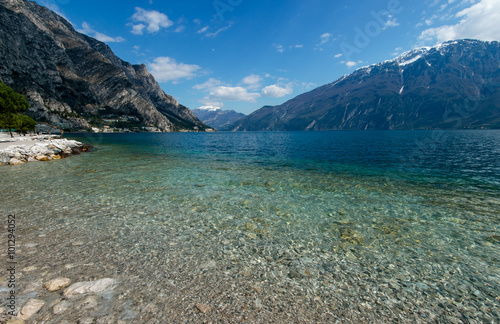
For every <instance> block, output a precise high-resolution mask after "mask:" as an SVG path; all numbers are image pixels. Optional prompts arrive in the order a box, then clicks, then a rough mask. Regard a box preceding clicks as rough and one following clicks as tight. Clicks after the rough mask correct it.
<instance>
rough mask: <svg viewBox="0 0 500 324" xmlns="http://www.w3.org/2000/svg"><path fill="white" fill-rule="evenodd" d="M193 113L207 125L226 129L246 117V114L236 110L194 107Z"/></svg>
mask: <svg viewBox="0 0 500 324" xmlns="http://www.w3.org/2000/svg"><path fill="white" fill-rule="evenodd" d="M193 113H194V114H195V115H196V116H197V117H198V118H199V119H200V120H201V121H202V122H203V123H204V124H206V125H209V126H210V127H213V128H215V129H217V130H226V129H227V128H228V127H229V126H230V125H231V124H233V123H235V122H237V121H238V120H240V119H242V118H243V117H245V116H246V115H245V114H242V113H239V112H236V111H234V110H222V109H220V108H218V109H215V108H214V109H193Z"/></svg>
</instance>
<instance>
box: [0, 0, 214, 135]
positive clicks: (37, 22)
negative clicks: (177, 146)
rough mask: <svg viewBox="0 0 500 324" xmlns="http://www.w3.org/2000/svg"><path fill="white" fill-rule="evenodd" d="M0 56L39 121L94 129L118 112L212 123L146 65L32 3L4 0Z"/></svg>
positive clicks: (139, 121) (163, 121)
mask: <svg viewBox="0 0 500 324" xmlns="http://www.w3.org/2000/svg"><path fill="white" fill-rule="evenodd" d="M0 61H1V62H2V64H1V66H0V79H1V80H2V81H3V82H4V83H6V84H7V85H9V86H10V87H12V88H13V89H14V90H15V91H16V92H19V93H21V94H23V95H25V96H26V97H27V98H28V101H29V103H30V104H31V108H30V109H29V110H28V112H27V114H28V115H30V116H32V117H33V118H35V119H36V120H37V121H47V122H49V123H52V124H63V125H64V124H66V125H69V127H66V128H73V129H89V128H90V126H93V125H97V124H99V123H102V121H103V117H105V116H108V117H107V118H109V116H113V118H116V117H123V118H124V120H128V121H130V120H132V121H134V123H136V125H141V126H154V127H157V128H158V129H160V130H162V131H181V130H187V131H193V130H200V131H203V130H206V129H207V128H208V127H207V126H206V125H204V124H203V123H202V122H201V121H200V120H199V119H198V118H196V117H195V115H194V114H193V113H192V112H191V111H190V110H189V109H188V108H186V107H184V106H182V105H180V104H179V103H178V102H177V101H176V100H175V99H174V98H173V97H171V96H169V95H167V94H165V93H164V92H163V91H162V90H161V88H160V86H159V85H158V83H157V82H156V80H155V79H154V77H153V76H152V75H151V74H150V73H149V71H148V70H147V68H146V66H145V65H131V64H130V63H127V62H124V61H122V60H121V59H119V58H118V57H117V56H115V55H114V54H113V52H112V51H111V49H110V48H109V47H108V46H107V45H106V44H104V43H102V42H100V41H97V40H95V39H93V38H91V37H88V36H86V35H83V34H80V33H78V32H77V31H75V30H74V28H73V27H72V26H71V24H70V23H69V22H68V21H66V20H65V19H64V18H62V17H60V16H59V15H57V14H55V13H54V12H52V11H50V10H49V9H47V8H45V7H42V6H40V5H38V4H37V3H35V2H34V1H26V0H0Z"/></svg>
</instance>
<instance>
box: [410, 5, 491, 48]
mask: <svg viewBox="0 0 500 324" xmlns="http://www.w3.org/2000/svg"><path fill="white" fill-rule="evenodd" d="M455 17H456V18H460V19H461V20H460V22H459V23H457V24H455V25H444V26H441V27H436V28H429V29H426V30H424V31H423V32H422V33H421V34H420V37H419V38H420V40H422V41H427V42H437V43H442V42H445V41H448V40H454V39H463V38H474V39H480V40H489V41H492V40H500V24H499V23H498V21H500V1H498V0H481V1H479V2H478V3H476V4H474V5H472V6H471V7H469V8H467V9H464V10H462V11H460V12H458V13H457V14H456V15H455Z"/></svg>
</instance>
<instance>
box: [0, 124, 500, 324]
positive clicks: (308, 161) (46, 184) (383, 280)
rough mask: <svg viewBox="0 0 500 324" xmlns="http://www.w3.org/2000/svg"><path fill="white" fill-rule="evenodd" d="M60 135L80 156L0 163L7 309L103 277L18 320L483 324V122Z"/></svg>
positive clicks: (492, 278)
mask: <svg viewBox="0 0 500 324" xmlns="http://www.w3.org/2000/svg"><path fill="white" fill-rule="evenodd" d="M72 138H75V139H78V140H82V141H85V142H92V143H93V144H94V145H95V147H96V149H95V150H94V151H93V152H91V153H87V154H81V155H79V156H73V157H70V158H68V159H65V160H61V161H53V162H47V163H29V164H26V165H23V166H18V167H11V166H6V167H2V168H0V179H1V183H2V196H1V198H0V199H1V206H0V211H1V213H2V214H3V215H4V216H5V217H4V218H5V219H6V217H7V215H8V214H9V213H15V214H16V215H17V219H18V223H17V228H16V231H17V234H18V235H19V244H18V251H17V258H18V260H19V262H20V265H19V269H23V268H25V269H27V270H26V271H21V272H19V276H20V278H19V284H20V287H21V289H20V291H19V296H18V304H19V305H22V303H23V302H24V301H25V300H27V299H28V298H33V297H34V296H36V297H37V298H39V299H43V300H46V301H47V305H49V304H50V302H55V301H57V300H58V299H59V298H61V297H60V296H59V295H57V294H54V293H48V292H46V291H44V290H43V289H41V288H40V287H39V286H40V284H41V283H43V282H45V281H47V280H50V279H52V278H54V277H57V276H65V277H69V278H71V279H72V280H73V281H74V282H77V281H84V280H94V279H100V278H105V277H111V278H116V279H118V280H120V281H121V284H120V286H119V288H117V289H116V291H115V292H114V294H110V295H106V296H101V297H100V302H99V306H98V307H97V308H94V309H88V310H85V311H84V312H82V310H81V309H77V308H75V309H70V310H68V311H67V312H65V313H63V314H60V315H54V314H52V313H51V310H50V308H49V307H48V306H47V305H46V306H44V308H42V310H41V311H40V312H39V313H38V314H37V315H35V317H33V318H34V319H38V320H46V321H49V322H50V321H54V322H61V321H63V320H68V321H69V322H71V321H72V320H75V319H77V318H81V317H82V316H87V317H90V318H94V319H96V320H101V321H103V322H106V321H107V322H114V321H118V320H123V321H125V322H147V321H151V323H154V322H189V321H191V322H199V321H218V322H241V321H248V322H270V321H272V322H332V321H336V320H339V321H342V322H357V321H365V322H369V321H378V322H381V321H382V322H391V321H396V320H398V321H403V322H433V321H440V322H458V323H459V322H464V323H474V322H498V321H500V315H499V307H498V304H499V302H500V298H499V296H500V288H499V283H500V270H499V269H500V267H499V261H500V252H499V244H500V226H499V224H500V145H499V143H500V131H445V132H443V131H415V132H411V131H408V132H403V131H401V132H382V131H381V132H282V133H281V132H278V133H266V132H262V133H223V132H222V133H206V134H203V133H185V134H184V133H181V134H104V135H92V136H90V135H88V136H87V135H74V136H73V137H72ZM5 224H6V220H5ZM0 243H1V244H2V246H6V245H7V243H6V237H5V235H4V236H3V237H2V238H1V240H0ZM33 267H35V269H33ZM0 282H1V281H0ZM5 284H6V283H5V282H3V283H2V286H3V288H1V287H0V293H2V291H4V290H5ZM196 303H203V304H207V305H209V306H211V308H212V309H211V311H209V312H208V313H206V314H202V313H200V312H199V311H198V310H197V309H196V308H195V307H194V305H195V304H196ZM76 304H77V302H75V305H76ZM75 307H76V306H75Z"/></svg>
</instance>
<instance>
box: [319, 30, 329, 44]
mask: <svg viewBox="0 0 500 324" xmlns="http://www.w3.org/2000/svg"><path fill="white" fill-rule="evenodd" d="M330 37H332V34H330V33H324V34H323V35H321V36H320V37H319V38H320V40H321V41H320V43H319V44H318V46H321V45H323V44H326V43H328V41H329V40H330Z"/></svg>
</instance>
